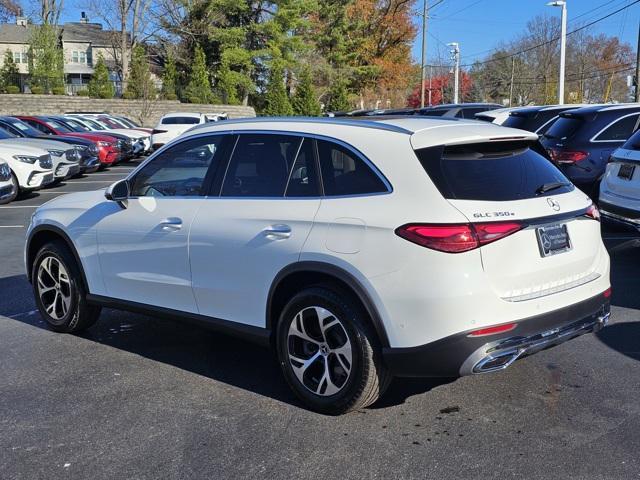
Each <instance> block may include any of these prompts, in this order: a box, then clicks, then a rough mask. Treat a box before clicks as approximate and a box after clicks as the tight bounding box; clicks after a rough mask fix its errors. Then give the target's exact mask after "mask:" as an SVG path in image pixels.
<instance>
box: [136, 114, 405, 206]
mask: <svg viewBox="0 0 640 480" xmlns="http://www.w3.org/2000/svg"><path fill="white" fill-rule="evenodd" d="M226 122H227V121H225V125H227V123H226ZM242 134H266V135H288V136H292V137H303V138H313V139H315V140H324V141H327V142H331V143H334V144H336V145H340V146H341V147H343V148H345V149H347V150H349V151H350V152H351V153H353V154H354V155H355V156H357V157H358V158H359V159H360V160H362V161H363V162H365V164H366V165H367V166H368V167H369V168H370V169H371V170H372V171H373V173H374V174H375V175H376V176H377V177H378V178H379V179H380V181H382V183H383V184H384V186H385V188H386V191H385V192H375V193H358V194H353V195H332V196H330V195H318V196H316V197H285V196H284V195H283V196H282V197H223V196H222V187H223V186H224V181H225V180H226V178H227V171H228V169H229V164H230V163H231V158H232V157H233V154H234V152H235V149H236V146H237V144H238V140H239V138H240V135H242ZM218 135H237V138H236V141H235V143H234V145H233V149H232V150H231V153H230V154H229V156H228V158H226V159H225V160H224V161H225V162H226V168H225V172H224V177H223V179H222V184H221V185H220V191H219V192H218V194H217V195H203V196H197V197H195V196H194V197H186V198H234V199H238V200H240V199H244V200H254V199H263V200H264V199H279V198H282V199H283V200H286V199H294V198H308V199H313V198H321V199H325V200H329V199H340V198H358V197H372V196H379V195H389V194H391V193H393V186H392V185H391V182H389V180H388V179H387V177H385V175H384V174H383V173H382V172H381V171H380V170H379V169H378V167H377V166H376V165H375V164H374V163H373V162H372V161H371V160H369V158H368V157H367V156H366V155H365V154H364V153H362V152H361V151H360V150H358V149H357V148H356V147H354V146H353V145H350V144H348V143H346V142H345V141H343V140H340V139H338V138H335V137H329V136H327V135H320V134H316V133H305V132H290V131H288V130H254V129H247V130H233V129H229V130H218V131H215V132H203V133H197V134H193V135H188V136H185V137H178V138H176V139H175V140H173V141H171V142H169V143H166V144H164V145H163V146H162V147H161V148H160V149H158V150H156V151H155V152H153V153H152V154H151V155H150V156H149V157H148V158H147V159H146V160H145V161H144V162H142V163H141V164H140V165H138V166H137V167H136V168H135V169H134V170H133V171H132V172H131V173H129V175H127V177H126V178H125V179H126V180H127V181H131V180H132V179H133V177H134V176H135V175H137V174H138V172H139V171H140V170H141V169H143V168H144V167H145V166H146V165H147V164H148V163H150V162H152V161H153V160H154V159H155V158H156V157H157V156H159V155H161V154H162V153H163V152H164V151H165V150H167V149H169V148H173V147H175V146H178V145H180V144H182V143H183V142H187V141H191V140H195V139H198V138H204V137H211V136H218ZM301 144H302V143H301ZM298 153H299V152H298ZM295 160H297V155H296V158H295V159H294V164H295ZM319 175H320V173H319ZM319 181H321V177H319ZM285 193H286V190H285ZM131 198H138V197H131ZM155 198H163V197H155ZM171 198H179V197H171Z"/></svg>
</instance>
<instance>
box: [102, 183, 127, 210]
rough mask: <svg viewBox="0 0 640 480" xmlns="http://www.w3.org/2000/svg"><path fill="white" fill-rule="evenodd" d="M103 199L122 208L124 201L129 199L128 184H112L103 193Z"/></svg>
mask: <svg viewBox="0 0 640 480" xmlns="http://www.w3.org/2000/svg"><path fill="white" fill-rule="evenodd" d="M104 197H105V198H106V199H107V200H111V201H112V202H118V203H119V204H120V205H122V207H124V206H125V205H124V204H123V202H124V201H126V200H127V198H129V183H128V182H127V181H126V180H120V181H118V182H116V183H112V184H111V185H109V187H107V189H106V190H105V192H104Z"/></svg>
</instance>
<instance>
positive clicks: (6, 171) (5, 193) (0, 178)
mask: <svg viewBox="0 0 640 480" xmlns="http://www.w3.org/2000/svg"><path fill="white" fill-rule="evenodd" d="M15 193H16V187H15V185H14V184H13V182H12V181H11V168H10V167H9V165H8V164H7V162H5V161H4V160H2V159H0V205H4V204H5V203H9V202H10V201H11V200H13V199H14V198H15Z"/></svg>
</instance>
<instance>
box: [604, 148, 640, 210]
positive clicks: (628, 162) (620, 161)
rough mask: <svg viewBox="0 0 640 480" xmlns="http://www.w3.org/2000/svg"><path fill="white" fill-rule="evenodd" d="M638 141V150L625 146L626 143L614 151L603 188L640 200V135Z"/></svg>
mask: <svg viewBox="0 0 640 480" xmlns="http://www.w3.org/2000/svg"><path fill="white" fill-rule="evenodd" d="M638 143H639V145H638V147H639V148H638V149H637V150H636V149H635V148H625V147H627V145H626V144H625V146H624V147H622V148H618V149H617V150H615V151H614V152H613V154H612V155H611V159H610V160H609V164H608V165H607V171H606V174H605V176H604V178H603V182H604V183H605V185H604V186H603V189H605V190H607V191H609V192H611V193H614V194H615V195H620V196H622V197H625V198H630V199H634V200H640V136H638ZM629 147H633V145H629Z"/></svg>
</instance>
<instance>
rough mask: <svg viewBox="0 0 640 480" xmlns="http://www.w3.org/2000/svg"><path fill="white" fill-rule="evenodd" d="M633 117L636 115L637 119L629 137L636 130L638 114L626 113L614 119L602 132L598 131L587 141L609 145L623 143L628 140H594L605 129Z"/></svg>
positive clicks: (638, 119) (639, 113)
mask: <svg viewBox="0 0 640 480" xmlns="http://www.w3.org/2000/svg"><path fill="white" fill-rule="evenodd" d="M633 115H637V116H638V118H637V119H636V124H635V126H634V128H633V130H632V131H631V135H633V134H634V133H635V132H636V130H637V129H638V121H640V112H632V113H628V114H627V115H623V116H622V117H618V118H616V119H615V120H614V121H612V122H610V123H608V124H607V125H606V126H605V127H604V128H603V129H602V130H600V131H599V132H598V133H596V134H595V135H594V136H593V137H591V138H590V139H589V142H591V143H609V142H619V143H624V142H626V141H627V140H628V138H626V139H624V140H596V139H597V138H598V137H599V136H600V135H601V134H602V133H603V132H604V131H605V130H606V129H607V128H609V127H611V126H613V125H614V124H616V123H618V122H620V121H622V120H624V119H625V118H627V117H631V116H633Z"/></svg>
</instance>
